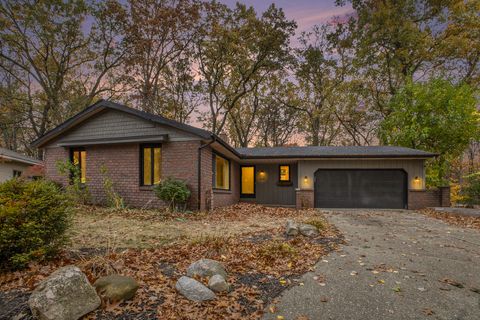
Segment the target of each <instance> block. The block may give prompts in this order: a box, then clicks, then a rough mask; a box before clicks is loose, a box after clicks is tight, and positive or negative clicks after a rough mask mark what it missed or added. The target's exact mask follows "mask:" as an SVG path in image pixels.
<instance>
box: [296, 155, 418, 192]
mask: <svg viewBox="0 0 480 320" xmlns="http://www.w3.org/2000/svg"><path fill="white" fill-rule="evenodd" d="M317 169H404V170H405V171H406V172H407V174H408V187H409V188H410V189H425V170H424V160H423V159H400V160H395V159H392V160H388V159H379V160H361V159H356V160H301V161H299V162H298V185H299V186H300V189H313V181H314V180H313V179H314V174H315V171H317ZM305 177H307V179H306V180H305ZM415 177H418V178H420V180H419V181H417V182H415V181H414V179H415Z"/></svg>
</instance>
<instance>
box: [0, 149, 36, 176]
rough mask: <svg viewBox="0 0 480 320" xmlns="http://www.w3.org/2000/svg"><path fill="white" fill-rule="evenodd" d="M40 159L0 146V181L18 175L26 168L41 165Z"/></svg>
mask: <svg viewBox="0 0 480 320" xmlns="http://www.w3.org/2000/svg"><path fill="white" fill-rule="evenodd" d="M41 164H42V161H40V160H37V159H34V158H31V157H27V156H25V155H23V154H21V153H18V152H15V151H12V150H9V149H5V148H0V182H4V181H6V180H9V179H12V178H15V177H20V176H21V175H22V174H23V173H24V172H25V171H26V170H27V169H28V168H30V167H31V166H34V165H41Z"/></svg>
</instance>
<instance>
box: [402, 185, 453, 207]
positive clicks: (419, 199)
mask: <svg viewBox="0 0 480 320" xmlns="http://www.w3.org/2000/svg"><path fill="white" fill-rule="evenodd" d="M449 206H450V188H449V187H442V188H438V189H426V190H409V191H408V209H411V210H417V209H424V208H428V207H449Z"/></svg>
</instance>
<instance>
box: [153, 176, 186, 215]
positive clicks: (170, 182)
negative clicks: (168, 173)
mask: <svg viewBox="0 0 480 320" xmlns="http://www.w3.org/2000/svg"><path fill="white" fill-rule="evenodd" d="M155 194H156V195H157V197H158V198H160V199H161V200H163V201H165V202H166V203H168V207H169V209H170V210H172V211H175V210H179V209H181V210H185V207H186V204H187V200H188V199H189V198H190V194H191V192H190V190H189V189H188V186H187V183H186V182H185V181H183V180H178V179H174V178H167V179H165V180H162V181H161V182H160V184H159V185H157V186H155Z"/></svg>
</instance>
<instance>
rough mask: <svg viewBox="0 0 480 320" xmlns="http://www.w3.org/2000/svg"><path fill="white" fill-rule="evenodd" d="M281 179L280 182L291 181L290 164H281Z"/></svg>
mask: <svg viewBox="0 0 480 320" xmlns="http://www.w3.org/2000/svg"><path fill="white" fill-rule="evenodd" d="M279 180H280V182H289V181H290V166H289V165H280V167H279Z"/></svg>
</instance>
